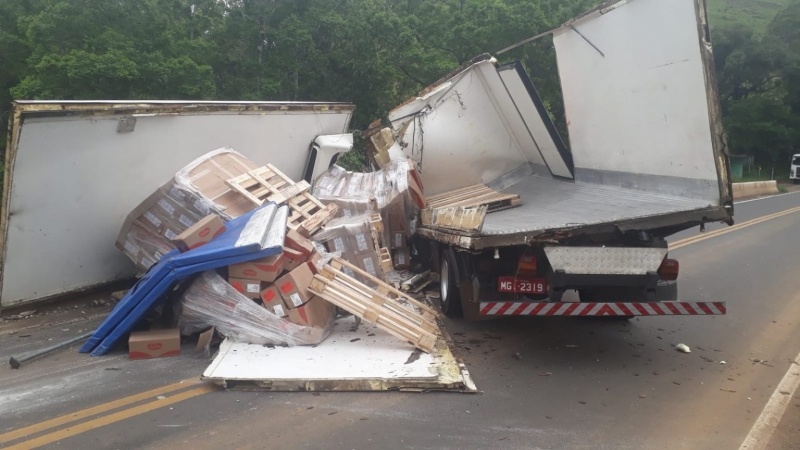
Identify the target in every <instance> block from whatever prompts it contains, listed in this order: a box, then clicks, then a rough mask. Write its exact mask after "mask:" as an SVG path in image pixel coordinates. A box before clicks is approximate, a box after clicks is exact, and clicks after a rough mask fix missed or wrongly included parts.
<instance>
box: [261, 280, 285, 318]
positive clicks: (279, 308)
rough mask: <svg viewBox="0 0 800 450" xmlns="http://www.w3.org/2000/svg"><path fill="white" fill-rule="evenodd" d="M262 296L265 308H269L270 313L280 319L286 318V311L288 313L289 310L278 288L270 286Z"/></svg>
mask: <svg viewBox="0 0 800 450" xmlns="http://www.w3.org/2000/svg"><path fill="white" fill-rule="evenodd" d="M260 296H261V302H262V303H263V304H264V308H267V310H269V312H271V313H273V314H275V315H276V316H278V317H286V311H288V309H289V308H287V307H286V304H285V303H284V302H283V297H281V293H280V291H278V288H277V287H275V286H269V287H267V288H265V289H263V290H262V291H261V294H260Z"/></svg>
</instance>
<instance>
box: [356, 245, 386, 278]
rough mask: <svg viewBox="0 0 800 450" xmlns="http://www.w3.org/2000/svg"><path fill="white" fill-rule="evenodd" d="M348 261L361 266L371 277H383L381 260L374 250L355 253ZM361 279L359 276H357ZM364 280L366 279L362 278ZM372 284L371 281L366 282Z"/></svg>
mask: <svg viewBox="0 0 800 450" xmlns="http://www.w3.org/2000/svg"><path fill="white" fill-rule="evenodd" d="M350 262H351V263H353V264H355V265H356V266H358V267H359V268H361V269H362V270H363V271H364V272H367V273H368V274H370V275H372V276H373V277H377V278H381V279H382V278H383V270H381V262H380V259H379V258H378V253H376V252H375V250H368V251H366V252H360V253H356V254H355V255H353V256H352V259H350ZM358 278H359V279H361V277H358ZM362 281H365V282H366V280H362ZM367 284H369V285H372V282H369V283H367Z"/></svg>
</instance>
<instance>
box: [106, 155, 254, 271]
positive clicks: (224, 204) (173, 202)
mask: <svg viewBox="0 0 800 450" xmlns="http://www.w3.org/2000/svg"><path fill="white" fill-rule="evenodd" d="M255 167H257V166H256V164H255V163H254V162H252V161H250V160H249V159H247V158H245V157H244V156H242V155H241V154H239V153H237V152H235V151H234V150H233V149H230V148H225V149H219V150H216V151H213V152H211V153H208V154H206V155H204V156H202V157H200V158H198V159H196V160H195V161H193V162H192V163H191V164H189V165H187V166H186V167H184V168H183V169H181V170H180V171H179V172H178V173H177V174H176V175H175V177H174V178H173V179H172V180H170V181H168V182H167V183H165V184H164V185H163V186H161V187H160V188H158V189H157V190H156V191H155V192H154V193H153V194H152V195H150V196H149V197H147V199H145V200H144V201H143V202H142V203H140V204H139V206H137V207H136V208H134V210H133V211H131V213H130V214H128V216H127V217H126V219H125V221H124V223H123V225H122V228H121V229H120V232H119V235H118V236H117V242H116V246H117V248H119V249H120V250H122V251H123V252H124V253H125V254H126V255H127V256H128V257H129V258H130V259H131V261H133V262H134V264H136V266H137V268H139V270H142V271H147V269H149V268H150V266H152V265H153V264H155V263H156V262H157V261H158V260H159V259H160V258H161V256H162V255H163V254H164V253H166V252H168V251H170V250H172V249H173V248H176V247H178V246H179V245H183V244H180V243H179V242H177V238H178V236H179V235H181V234H182V233H183V232H185V231H186V230H187V229H188V228H189V227H191V226H193V225H194V224H195V223H197V222H198V221H200V220H203V219H205V220H212V219H208V216H210V215H213V216H215V217H217V218H218V219H219V220H220V221H221V222H227V221H228V220H230V219H232V218H234V217H239V216H240V215H242V214H244V213H246V212H248V211H250V210H252V209H253V207H254V205H252V204H251V203H250V202H248V201H247V200H246V199H242V198H240V196H239V195H238V194H237V193H236V192H234V191H233V190H231V189H230V187H228V186H227V185H226V183H225V180H227V179H228V178H230V177H232V176H236V175H240V174H242V173H246V172H247V171H248V170H251V169H253V168H255ZM212 237H213V236H212Z"/></svg>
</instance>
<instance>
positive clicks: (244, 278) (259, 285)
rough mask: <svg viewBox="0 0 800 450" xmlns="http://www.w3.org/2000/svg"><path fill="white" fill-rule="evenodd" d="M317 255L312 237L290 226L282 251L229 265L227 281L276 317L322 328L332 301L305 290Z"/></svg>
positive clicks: (328, 315) (313, 272)
mask: <svg viewBox="0 0 800 450" xmlns="http://www.w3.org/2000/svg"><path fill="white" fill-rule="evenodd" d="M319 258H320V255H319V254H318V253H317V252H316V251H315V250H314V246H313V244H312V243H311V241H309V240H308V239H306V238H305V237H303V236H302V235H300V233H298V232H297V231H294V230H289V231H288V232H287V233H286V240H285V244H284V248H283V253H281V254H279V255H275V256H271V257H268V258H265V259H261V260H256V261H250V262H246V263H239V264H234V265H231V266H228V283H229V284H230V285H231V286H233V288H234V289H236V290H237V291H239V292H240V293H241V294H242V295H244V296H245V297H247V298H250V299H252V300H253V301H255V302H257V303H260V304H262V305H263V306H264V307H265V308H266V309H267V310H268V311H269V312H271V313H272V314H274V315H276V316H278V317H281V318H286V319H287V320H288V321H290V322H292V323H294V324H297V325H302V326H308V327H316V328H323V327H324V326H325V325H326V323H327V321H328V318H329V317H330V315H331V310H332V308H333V305H331V304H330V303H328V302H326V301H324V300H322V299H316V298H315V297H314V295H313V294H311V293H310V292H309V291H308V285H309V284H311V280H312V278H313V277H314V274H315V273H316V272H317V268H316V265H315V263H316V262H317V261H319Z"/></svg>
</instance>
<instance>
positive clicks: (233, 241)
mask: <svg viewBox="0 0 800 450" xmlns="http://www.w3.org/2000/svg"><path fill="white" fill-rule="evenodd" d="M277 211H278V208H277V207H276V206H275V204H274V203H271V202H270V203H266V204H264V206H261V207H259V208H258V209H255V210H253V211H250V212H248V213H246V214H244V215H241V216H239V217H237V218H235V219H232V220H230V221H229V222H228V223H226V224H225V231H224V232H223V233H222V234H220V235H219V236H217V237H216V238H214V240H212V241H211V242H209V243H208V244H206V245H203V246H202V247H197V248H195V249H192V250H189V251H187V252H186V253H181V254H180V256H178V257H177V258H175V260H174V261H173V263H172V264H173V267H181V266H191V265H193V264H197V263H202V262H206V261H211V260H214V259H220V258H224V257H227V256H236V255H246V254H248V253H253V252H257V251H260V250H262V248H261V241H260V239H252V240H250V241H249V242H247V243H241V242H240V239H241V236H242V232H243V231H244V230H245V228H247V225H248V223H249V222H250V220H251V219H253V220H257V219H259V218H260V219H261V220H262V225H263V227H262V229H263V230H265V231H266V230H267V229H268V227H269V228H271V226H270V225H271V224H270V223H269V221H271V220H272V218H274V217H275V214H276V213H277ZM264 221H266V222H267V223H263V222H264ZM285 226H286V225H285V224H284V228H285Z"/></svg>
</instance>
